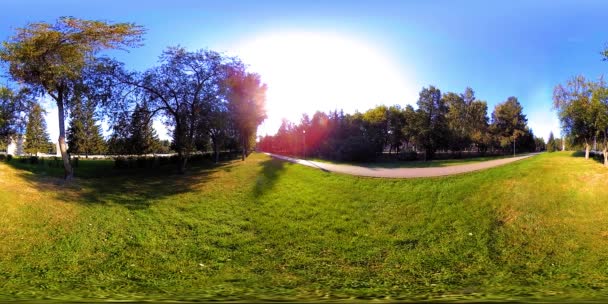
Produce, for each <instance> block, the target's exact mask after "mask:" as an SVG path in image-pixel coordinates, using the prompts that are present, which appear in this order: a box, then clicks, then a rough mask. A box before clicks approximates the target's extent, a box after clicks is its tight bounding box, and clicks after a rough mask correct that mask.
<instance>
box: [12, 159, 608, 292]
mask: <svg viewBox="0 0 608 304" xmlns="http://www.w3.org/2000/svg"><path fill="white" fill-rule="evenodd" d="M85 162H86V161H85V160H81V164H80V168H86V167H87V166H89V164H84V163H85ZM95 166H97V165H93V163H91V167H95ZM99 167H100V168H102V171H105V173H104V175H105V177H104V178H96V177H93V176H94V174H89V175H87V174H80V175H79V174H78V171H77V175H78V176H81V177H80V178H78V179H77V180H76V181H75V182H74V183H73V184H72V185H69V186H61V185H60V181H59V180H58V179H56V178H54V177H52V176H53V175H55V174H56V173H54V172H47V173H46V174H43V173H41V172H37V171H36V170H33V172H32V171H28V170H23V169H19V168H14V167H11V166H9V165H6V164H4V163H0V210H2V216H0V300H2V299H15V298H16V299H58V300H78V299H82V298H84V299H89V300H91V299H116V300H120V299H136V300H144V299H153V300H154V299H156V300H162V299H182V300H205V299H216V298H221V299H225V300H231V299H246V300H247V299H249V300H251V299H262V300H265V299H300V300H305V299H312V300H324V299H352V298H361V299H370V298H379V299H392V300H398V299H413V300H424V299H432V300H454V299H460V300H466V299H471V300H478V299H484V300H493V299H499V300H505V299H515V300H521V299H525V300H531V299H539V298H541V299H545V300H546V299H548V300H563V299H570V300H572V299H589V300H598V299H606V298H607V297H608V276H607V274H608V208H607V207H608V169H606V168H604V167H602V165H601V164H599V163H597V162H594V161H591V160H589V161H585V160H584V159H583V158H581V157H573V156H572V155H571V153H568V152H561V153H551V154H549V153H544V154H542V155H538V156H535V157H533V158H529V159H526V160H522V161H519V162H515V163H512V164H508V165H505V166H501V167H497V168H492V169H489V170H485V171H480V172H475V173H469V174H463V175H458V176H454V177H444V178H428V179H408V180H393V179H391V180H383V179H376V178H361V177H351V176H345V175H339V174H331V173H325V172H322V171H320V170H315V169H312V168H308V167H304V166H300V165H293V164H289V163H285V162H281V161H278V160H272V159H270V158H269V157H267V156H265V155H261V154H253V155H252V156H250V157H249V158H248V159H247V160H246V161H245V162H240V161H234V162H229V163H225V164H223V165H221V166H213V165H209V166H201V167H198V168H193V169H192V170H190V171H189V172H188V173H187V174H186V175H184V176H178V175H167V174H153V173H150V172H148V173H146V174H121V175H117V174H116V171H113V169H111V168H106V167H104V165H103V164H100V165H99ZM103 168H105V169H103ZM83 170H84V169H83ZM91 170H93V169H91Z"/></svg>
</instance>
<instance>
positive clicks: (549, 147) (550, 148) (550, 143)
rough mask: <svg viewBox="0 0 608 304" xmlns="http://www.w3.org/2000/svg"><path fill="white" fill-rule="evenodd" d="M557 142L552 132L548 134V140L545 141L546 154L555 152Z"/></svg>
mask: <svg viewBox="0 0 608 304" xmlns="http://www.w3.org/2000/svg"><path fill="white" fill-rule="evenodd" d="M557 149H558V148H557V142H556V141H555V137H554V136H553V132H551V133H549V140H548V141H547V152H555V151H556V150H557Z"/></svg>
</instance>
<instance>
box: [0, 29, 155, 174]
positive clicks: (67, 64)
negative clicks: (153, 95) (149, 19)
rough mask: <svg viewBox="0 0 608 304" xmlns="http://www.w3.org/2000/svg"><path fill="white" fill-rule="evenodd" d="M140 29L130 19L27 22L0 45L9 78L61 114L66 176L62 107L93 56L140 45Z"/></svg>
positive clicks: (65, 161) (69, 171)
mask: <svg viewBox="0 0 608 304" xmlns="http://www.w3.org/2000/svg"><path fill="white" fill-rule="evenodd" d="M143 33H144V29H143V28H142V27H140V26H137V25H134V24H132V23H116V24H109V23H106V22H102V21H90V20H82V19H77V18H73V17H61V18H59V20H57V22H56V23H55V24H49V23H45V22H38V23H30V24H28V25H27V26H26V27H24V28H18V29H17V33H16V35H15V36H13V37H12V38H11V39H10V40H9V41H7V42H4V43H3V48H2V49H1V50H0V59H1V60H3V61H5V62H8V64H9V73H10V75H11V77H12V78H13V79H14V80H16V81H18V82H20V83H23V84H26V85H28V86H30V87H32V88H33V89H35V90H37V91H39V92H44V93H46V94H48V95H49V96H51V97H52V98H53V99H54V100H55V102H56V103H57V108H58V113H59V117H58V118H59V149H60V151H61V156H62V158H63V164H64V169H65V178H66V179H67V180H69V179H71V178H72V177H73V171H72V167H71V165H70V160H69V156H68V154H67V147H66V143H65V109H66V107H67V106H68V104H69V101H70V100H71V94H72V93H73V92H74V91H75V83H77V82H78V81H80V80H81V76H82V73H83V71H84V69H85V68H86V66H87V65H89V64H90V63H91V62H92V61H94V60H95V54H97V53H98V52H99V51H101V50H104V49H117V48H123V47H131V46H138V45H139V44H140V43H141V40H142V35H143Z"/></svg>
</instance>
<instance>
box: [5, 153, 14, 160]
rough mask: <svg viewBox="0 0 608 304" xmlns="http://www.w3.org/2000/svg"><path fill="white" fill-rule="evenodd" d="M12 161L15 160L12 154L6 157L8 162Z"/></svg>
mask: <svg viewBox="0 0 608 304" xmlns="http://www.w3.org/2000/svg"><path fill="white" fill-rule="evenodd" d="M11 160H13V155H12V154H7V155H6V161H7V162H10V161H11Z"/></svg>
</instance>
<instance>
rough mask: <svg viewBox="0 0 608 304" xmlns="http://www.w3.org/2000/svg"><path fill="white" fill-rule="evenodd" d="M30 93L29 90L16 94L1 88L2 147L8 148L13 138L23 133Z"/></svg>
mask: <svg viewBox="0 0 608 304" xmlns="http://www.w3.org/2000/svg"><path fill="white" fill-rule="evenodd" d="M29 93H30V92H29V91H28V90H27V89H21V90H19V92H14V91H13V90H11V89H10V88H8V87H3V86H0V147H6V146H7V145H8V144H9V142H10V139H11V138H13V137H14V136H15V135H17V134H18V133H19V132H23V131H22V130H23V126H24V125H25V120H26V117H25V115H24V113H25V111H26V108H27V99H28V96H29Z"/></svg>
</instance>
